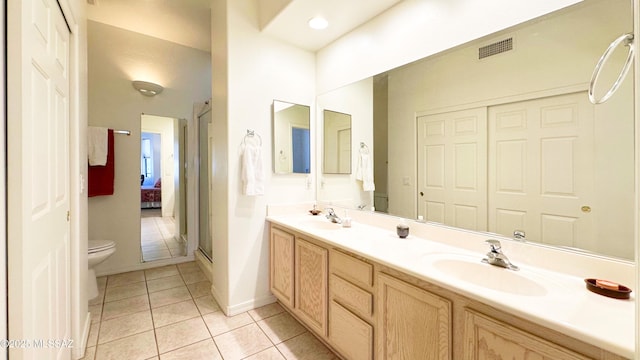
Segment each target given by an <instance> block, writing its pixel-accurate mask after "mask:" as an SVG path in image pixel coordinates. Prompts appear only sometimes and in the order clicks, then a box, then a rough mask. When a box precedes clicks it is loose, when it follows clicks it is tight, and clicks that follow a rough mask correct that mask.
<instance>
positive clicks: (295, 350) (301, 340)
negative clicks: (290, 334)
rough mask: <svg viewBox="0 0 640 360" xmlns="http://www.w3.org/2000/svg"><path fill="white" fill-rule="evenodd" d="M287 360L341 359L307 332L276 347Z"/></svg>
mask: <svg viewBox="0 0 640 360" xmlns="http://www.w3.org/2000/svg"><path fill="white" fill-rule="evenodd" d="M276 347H277V348H278V350H279V351H280V353H282V355H284V357H285V359H287V360H334V359H339V358H338V357H337V356H336V355H335V354H333V353H332V352H331V350H329V349H328V348H327V347H326V346H324V345H323V344H322V343H321V342H320V341H319V340H318V339H316V338H315V337H314V336H313V335H311V334H310V333H308V332H306V333H304V334H302V335H299V336H296V337H294V338H293V339H290V340H287V341H285V342H283V343H281V344H278V345H276Z"/></svg>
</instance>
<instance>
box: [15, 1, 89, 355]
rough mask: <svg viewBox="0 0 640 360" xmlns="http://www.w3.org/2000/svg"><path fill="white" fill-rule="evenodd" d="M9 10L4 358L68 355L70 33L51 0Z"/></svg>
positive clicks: (58, 9) (54, 2) (33, 2)
mask: <svg viewBox="0 0 640 360" xmlns="http://www.w3.org/2000/svg"><path fill="white" fill-rule="evenodd" d="M12 11H13V12H14V13H13V14H12ZM8 12H9V13H8V14H9V20H8V23H9V25H10V26H9V29H10V30H16V29H17V28H19V30H20V31H21V35H20V38H19V39H17V37H16V36H14V37H10V40H9V53H12V56H11V57H10V60H9V64H8V65H9V72H8V82H9V89H10V92H12V93H11V94H10V95H9V101H8V114H9V115H8V152H7V154H8V167H9V178H8V201H9V215H8V220H9V221H8V229H9V230H8V231H9V240H8V243H9V244H8V247H9V259H8V262H9V309H10V311H9V338H10V339H12V340H20V341H22V342H16V343H15V344H13V345H14V347H13V348H10V350H9V351H10V357H11V358H12V359H69V358H70V357H71V348H70V347H69V346H71V345H74V344H73V343H71V342H70V338H71V324H70V318H71V316H70V227H69V216H70V215H69V206H70V202H69V116H70V115H69V88H70V85H69V84H70V83H69V47H70V43H69V37H70V33H69V29H68V28H67V25H66V23H65V20H64V17H63V15H62V11H61V10H60V8H59V5H58V3H57V2H56V1H55V0H22V1H20V3H19V4H17V2H13V3H11V6H10V7H9V10H8ZM18 12H19V14H18ZM18 54H20V55H18ZM75 345H78V344H75Z"/></svg>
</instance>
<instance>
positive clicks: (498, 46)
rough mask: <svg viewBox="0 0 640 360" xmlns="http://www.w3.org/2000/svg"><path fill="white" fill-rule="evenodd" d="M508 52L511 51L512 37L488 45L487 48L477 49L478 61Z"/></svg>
mask: <svg viewBox="0 0 640 360" xmlns="http://www.w3.org/2000/svg"><path fill="white" fill-rule="evenodd" d="M510 50H513V37H510V38H508V39H504V40H500V41H498V42H494V43H493V44H489V45H487V46H483V47H481V48H479V49H478V59H484V58H486V57H489V56H493V55H498V54H501V53H503V52H507V51H510Z"/></svg>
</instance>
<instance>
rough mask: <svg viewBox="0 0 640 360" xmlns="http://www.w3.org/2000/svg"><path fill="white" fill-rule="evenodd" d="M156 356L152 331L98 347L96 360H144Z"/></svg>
mask: <svg viewBox="0 0 640 360" xmlns="http://www.w3.org/2000/svg"><path fill="white" fill-rule="evenodd" d="M157 355H158V349H157V348H156V338H155V336H154V333H153V331H147V332H143V333H140V334H136V335H133V336H129V337H126V338H122V339H119V340H116V341H113V342H110V343H108V344H100V345H98V351H97V352H96V360H124V359H126V360H145V359H149V358H151V357H153V356H157Z"/></svg>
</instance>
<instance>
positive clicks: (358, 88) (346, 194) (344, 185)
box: [316, 78, 374, 215]
mask: <svg viewBox="0 0 640 360" xmlns="http://www.w3.org/2000/svg"><path fill="white" fill-rule="evenodd" d="M354 100H355V101H354ZM317 101H318V104H317V106H316V112H317V114H318V115H317V116H318V118H319V119H320V118H322V112H323V111H324V110H332V111H337V112H341V113H345V114H350V115H351V174H322V169H323V166H322V158H323V156H318V163H317V165H316V168H317V169H318V173H317V178H318V180H317V181H318V196H317V198H318V200H322V201H325V202H329V203H331V204H334V205H340V206H344V207H347V208H353V209H355V208H356V207H357V206H359V205H366V207H367V208H371V207H372V206H373V193H372V192H365V191H363V190H362V182H361V181H358V180H356V167H357V166H358V157H359V155H360V143H361V142H363V143H365V144H366V145H367V146H368V148H369V150H370V152H371V156H372V157H373V147H374V143H373V127H372V126H371V125H372V122H371V119H372V118H373V79H372V78H368V79H365V80H362V81H358V82H356V83H353V84H350V85H348V86H343V87H341V88H339V89H337V90H335V91H332V92H330V93H327V94H323V95H320V96H318V100H317ZM317 139H318V140H317V141H318V144H322V139H323V126H317ZM339 215H341V214H339Z"/></svg>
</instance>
